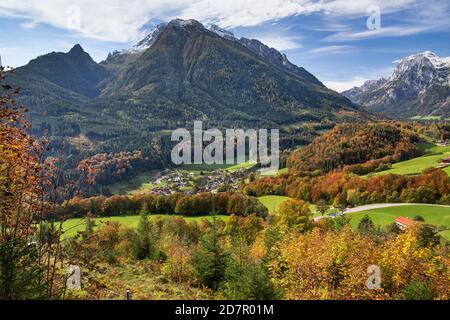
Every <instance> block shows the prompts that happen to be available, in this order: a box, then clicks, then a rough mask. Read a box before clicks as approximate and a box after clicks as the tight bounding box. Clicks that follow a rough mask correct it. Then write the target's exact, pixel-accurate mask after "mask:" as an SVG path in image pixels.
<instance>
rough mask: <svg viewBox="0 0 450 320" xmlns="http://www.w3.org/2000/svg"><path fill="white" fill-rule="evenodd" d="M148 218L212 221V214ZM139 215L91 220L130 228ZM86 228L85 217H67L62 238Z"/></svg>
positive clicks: (153, 217)
mask: <svg viewBox="0 0 450 320" xmlns="http://www.w3.org/2000/svg"><path fill="white" fill-rule="evenodd" d="M149 217H150V219H157V218H163V217H178V218H180V217H181V218H184V219H185V220H186V222H191V221H197V222H200V221H201V220H202V219H207V220H209V221H212V219H213V216H198V217H182V216H175V215H171V216H169V215H150V216H149ZM216 217H217V218H218V219H222V220H226V219H227V218H228V216H222V215H218V216H216ZM139 219H140V216H139V215H135V216H117V217H103V218H92V220H93V221H95V228H98V227H100V226H101V225H104V224H105V223H110V222H118V223H120V224H123V225H126V226H128V227H130V228H136V227H137V226H138V224H139ZM85 228H86V219H84V218H75V219H69V220H67V221H65V222H64V223H63V230H64V238H69V237H73V236H75V235H76V234H77V232H79V231H84V230H85Z"/></svg>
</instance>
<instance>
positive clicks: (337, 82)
mask: <svg viewBox="0 0 450 320" xmlns="http://www.w3.org/2000/svg"><path fill="white" fill-rule="evenodd" d="M393 71H394V69H393V67H392V66H389V67H384V68H368V69H363V70H359V71H358V75H357V76H354V77H352V78H345V77H342V79H341V78H339V77H338V76H339V75H337V76H336V77H334V78H329V79H326V80H324V81H323V83H324V84H325V85H326V86H327V87H328V88H330V89H333V90H335V91H337V92H342V91H345V90H348V89H351V88H353V87H360V86H362V85H363V84H364V82H366V81H368V80H379V79H381V78H388V77H389V76H390V75H391V74H392V72H393Z"/></svg>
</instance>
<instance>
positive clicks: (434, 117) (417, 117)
mask: <svg viewBox="0 0 450 320" xmlns="http://www.w3.org/2000/svg"><path fill="white" fill-rule="evenodd" d="M411 119H412V120H440V119H441V116H415V117H412V118H411Z"/></svg>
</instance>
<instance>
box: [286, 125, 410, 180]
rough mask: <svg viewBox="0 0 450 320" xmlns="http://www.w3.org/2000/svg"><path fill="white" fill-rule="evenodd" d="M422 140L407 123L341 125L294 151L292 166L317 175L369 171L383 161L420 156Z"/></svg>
mask: <svg viewBox="0 0 450 320" xmlns="http://www.w3.org/2000/svg"><path fill="white" fill-rule="evenodd" d="M418 142H419V136H418V135H417V134H415V133H414V132H413V131H412V128H410V127H408V125H406V124H405V125H403V124H399V123H389V122H378V123H360V124H341V125H337V126H336V127H335V128H334V129H332V130H330V131H329V132H327V133H325V134H322V135H320V136H319V137H317V138H316V139H314V141H313V142H312V143H311V144H309V145H308V146H307V147H305V148H301V149H299V150H298V151H295V152H293V153H292V155H291V157H290V158H289V161H288V166H289V167H291V168H292V169H293V170H295V171H297V172H299V173H313V174H323V173H327V172H329V171H332V170H336V169H342V168H343V167H344V166H347V170H349V171H352V172H355V173H358V174H365V173H368V172H371V171H374V170H375V169H377V168H378V166H380V165H382V164H387V163H395V162H398V161H404V160H407V159H409V158H412V157H415V156H418V155H419V150H418V148H417V143H418ZM357 164H358V165H357Z"/></svg>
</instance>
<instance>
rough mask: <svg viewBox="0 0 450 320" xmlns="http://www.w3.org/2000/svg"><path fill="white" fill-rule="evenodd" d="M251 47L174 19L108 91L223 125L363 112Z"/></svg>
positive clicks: (178, 116) (176, 115)
mask: <svg viewBox="0 0 450 320" xmlns="http://www.w3.org/2000/svg"><path fill="white" fill-rule="evenodd" d="M248 46H250V45H248ZM248 46H247V47H248ZM247 47H246V46H243V45H241V44H240V42H236V41H233V40H229V39H226V38H224V37H221V36H219V35H217V34H216V33H214V32H211V31H209V30H207V29H206V28H205V27H204V26H203V25H201V24H200V23H199V22H197V21H194V20H188V21H183V20H174V21H171V22H170V23H168V24H167V25H166V26H165V27H164V29H163V30H162V31H161V30H158V36H157V37H156V39H154V38H152V44H151V46H150V47H149V48H148V49H146V50H145V51H144V52H143V53H142V54H141V55H140V56H139V57H138V58H137V59H136V60H135V61H132V62H130V63H128V64H127V65H126V66H124V68H123V69H121V70H120V71H119V72H118V73H117V74H116V75H115V76H114V77H113V78H111V79H110V81H108V83H106V84H105V88H104V90H103V92H102V96H103V97H120V96H122V97H127V103H130V106H128V107H129V108H136V106H138V105H145V106H146V109H147V112H148V113H150V114H154V116H160V115H161V112H162V113H163V114H164V115H165V116H166V119H167V118H168V119H171V120H173V121H189V120H190V121H192V120H193V119H203V120H205V121H206V120H210V121H213V122H218V121H220V123H221V124H222V125H225V124H227V123H229V124H230V125H231V124H237V123H242V124H243V125H246V124H248V123H250V122H252V123H255V121H256V123H261V124H263V123H264V122H265V123H276V124H283V123H295V122H301V121H321V120H325V119H328V120H331V121H335V120H336V119H337V118H338V116H339V113H342V112H344V111H345V112H349V113H350V116H351V114H353V116H354V117H357V116H358V113H359V111H358V108H357V107H356V106H354V105H353V104H352V103H351V102H350V101H348V100H347V99H345V98H343V97H342V96H340V95H338V94H337V93H335V92H333V91H331V90H329V89H327V88H326V87H325V86H323V85H322V84H321V83H320V82H318V81H317V79H315V78H314V77H313V76H312V75H311V74H309V73H308V72H306V71H303V72H299V71H298V72H291V71H288V70H287V69H285V68H280V67H278V66H277V65H276V63H275V62H273V61H272V60H266V59H264V57H262V56H260V55H257V54H255V53H254V51H252V50H249V49H248V48H247ZM105 66H106V67H107V66H108V64H107V63H106V64H105ZM131 96H132V97H133V99H132V100H131V99H129V98H130V97H131ZM224 121H225V123H224ZM227 125H228V124H227Z"/></svg>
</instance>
